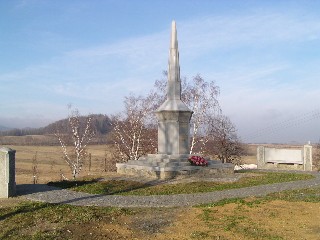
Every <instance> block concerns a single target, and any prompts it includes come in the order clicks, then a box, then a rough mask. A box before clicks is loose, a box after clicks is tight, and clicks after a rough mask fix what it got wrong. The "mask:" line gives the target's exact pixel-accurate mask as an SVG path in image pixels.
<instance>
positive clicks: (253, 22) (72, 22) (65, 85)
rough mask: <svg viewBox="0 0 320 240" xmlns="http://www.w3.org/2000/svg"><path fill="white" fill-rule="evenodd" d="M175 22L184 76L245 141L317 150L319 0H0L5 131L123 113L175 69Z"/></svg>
mask: <svg viewBox="0 0 320 240" xmlns="http://www.w3.org/2000/svg"><path fill="white" fill-rule="evenodd" d="M173 19H175V20H176V22H177V28H178V40H179V50H180V65H181V76H187V77H192V76H194V75H196V74H197V73H200V74H201V75H202V76H203V77H204V78H205V79H206V80H208V81H211V80H214V81H215V82H216V84H217V85H218V86H219V87H220V90H221V94H220V98H219V99H220V103H221V106H222V110H223V112H224V113H225V114H226V115H228V116H229V117H230V118H231V120H232V121H233V122H234V123H235V124H236V126H237V128H238V130H239V134H240V136H241V137H242V138H243V140H245V141H249V142H253V141H258V142H281V141H282V142H293V141H297V142H306V141H309V140H311V141H313V142H315V141H318V140H319V138H320V124H319V122H320V118H319V116H320V107H319V100H320V81H319V77H320V73H319V70H318V69H319V65H320V57H319V56H320V41H319V40H320V0H318V1H312V0H308V1H307V0H306V1H302V0H301V1H281V0H276V1H262V0H261V1H239V0H234V1H232V0H227V1H222V0H219V1H209V0H208V1H206V0H201V1H200V0H198V1H196V0H193V1H191V0H189V1H188V0H183V1H182V0H181V1H174V0H158V1H157V0H154V1H150V0H144V1H142V0H140V1H138V0H135V1H134V0H126V1H124V0H123V1H121V0H105V1H102V0H87V1H81V0H56V1H52V0H20V1H18V0H1V1H0V84H1V88H0V100H1V101H0V112H1V115H0V125H4V126H8V127H38V126H44V125H46V124H48V123H50V122H52V121H54V120H57V119H61V118H64V117H66V116H67V104H69V103H72V104H73V105H74V106H75V107H77V108H78V109H79V110H80V112H81V113H82V114H87V113H103V114H112V113H115V112H117V111H120V110H121V109H122V101H123V96H126V95H128V94H129V93H130V92H134V93H138V94H143V93H145V92H147V91H148V90H149V89H151V87H152V85H153V83H154V81H155V79H158V78H161V77H162V71H163V70H166V69H167V62H168V51H169V49H168V48H169V38H170V25H171V21H172V20H173ZM281 126H284V129H281V128H280V127H281Z"/></svg>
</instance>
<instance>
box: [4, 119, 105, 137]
mask: <svg viewBox="0 0 320 240" xmlns="http://www.w3.org/2000/svg"><path fill="white" fill-rule="evenodd" d="M90 116H91V117H92V118H93V121H92V124H93V126H94V128H95V130H96V133H97V135H106V134H108V133H109V132H110V131H111V120H110V118H109V117H108V116H107V115H103V114H91V115H90ZM86 118H87V116H81V117H80V122H82V123H85V121H86ZM68 128H69V123H68V119H67V118H66V119H61V120H58V121H56V122H54V123H51V124H49V125H48V126H46V127H42V128H24V129H18V128H15V129H9V128H4V129H1V126H0V136H26V135H48V134H54V133H56V132H57V131H58V130H59V131H60V132H66V131H67V130H68Z"/></svg>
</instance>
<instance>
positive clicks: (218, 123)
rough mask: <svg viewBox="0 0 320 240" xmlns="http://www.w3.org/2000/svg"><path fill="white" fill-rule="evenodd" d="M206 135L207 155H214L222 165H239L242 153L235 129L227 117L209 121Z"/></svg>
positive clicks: (218, 117) (241, 146)
mask: <svg viewBox="0 0 320 240" xmlns="http://www.w3.org/2000/svg"><path fill="white" fill-rule="evenodd" d="M209 127H210V130H209V134H208V138H209V143H208V144H207V147H206V149H207V153H209V154H212V155H215V156H216V157H217V158H218V159H219V160H220V161H222V162H223V163H234V164H236V165H240V164H241V156H242V154H243V152H244V148H243V145H242V143H241V141H240V139H239V137H238V134H237V129H236V128H235V126H234V124H233V123H232V122H231V121H230V119H229V118H228V117H227V116H224V115H220V116H217V117H215V118H214V119H211V122H210V126H209Z"/></svg>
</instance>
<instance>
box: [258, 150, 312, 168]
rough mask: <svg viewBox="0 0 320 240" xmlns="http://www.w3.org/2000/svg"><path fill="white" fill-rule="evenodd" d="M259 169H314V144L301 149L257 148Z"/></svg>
mask: <svg viewBox="0 0 320 240" xmlns="http://www.w3.org/2000/svg"><path fill="white" fill-rule="evenodd" d="M257 164H258V169H284V170H301V171H312V146H311V145H304V146H303V147H302V148H300V149H284V148H268V147H264V146H259V147H258V149H257Z"/></svg>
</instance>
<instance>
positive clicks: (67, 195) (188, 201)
mask: <svg viewBox="0 0 320 240" xmlns="http://www.w3.org/2000/svg"><path fill="white" fill-rule="evenodd" d="M312 187H320V175H319V174H318V175H316V178H314V179H311V180H303V181H295V182H286V183H276V184H268V185H262V186H254V187H247V188H241V189H231V190H224V191H215V192H207V193H195V194H177V195H159V196H155V195H154V196H120V195H95V194H88V193H80V192H74V191H70V190H65V189H59V188H56V187H49V186H47V185H45V184H36V185H33V184H22V185H17V193H18V195H20V196H23V197H25V198H27V199H29V200H34V201H41V202H49V203H60V204H71V205H78V206H104V207H106V206H112V207H177V206H193V205H197V204H202V203H211V202H217V201H219V200H222V199H226V198H236V197H241V198H243V197H250V196H265V195H267V194H269V193H274V192H280V191H285V190H294V189H302V188H312Z"/></svg>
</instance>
